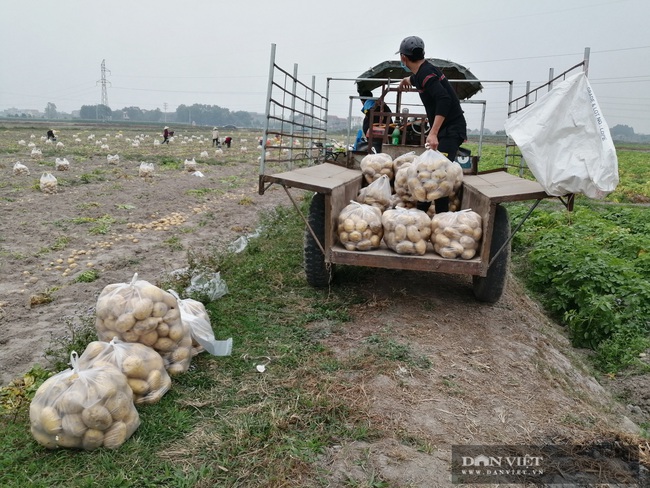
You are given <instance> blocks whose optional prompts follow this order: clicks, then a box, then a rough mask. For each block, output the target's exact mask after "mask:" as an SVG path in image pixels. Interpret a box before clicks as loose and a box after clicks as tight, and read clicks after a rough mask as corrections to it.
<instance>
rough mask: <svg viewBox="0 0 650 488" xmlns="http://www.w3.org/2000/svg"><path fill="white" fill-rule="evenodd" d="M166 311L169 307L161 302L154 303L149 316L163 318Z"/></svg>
mask: <svg viewBox="0 0 650 488" xmlns="http://www.w3.org/2000/svg"><path fill="white" fill-rule="evenodd" d="M168 310H169V307H168V306H167V304H166V303H165V302H163V301H159V302H154V304H153V310H152V311H151V315H153V316H154V317H164V316H165V315H166V314H167V311H168Z"/></svg>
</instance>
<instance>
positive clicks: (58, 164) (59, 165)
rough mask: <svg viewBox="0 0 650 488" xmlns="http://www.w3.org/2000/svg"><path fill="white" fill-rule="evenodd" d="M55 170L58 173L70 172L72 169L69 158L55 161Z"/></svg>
mask: <svg viewBox="0 0 650 488" xmlns="http://www.w3.org/2000/svg"><path fill="white" fill-rule="evenodd" d="M54 169H55V170H57V171H68V170H69V169H70V161H68V160H67V158H56V159H55V160H54Z"/></svg>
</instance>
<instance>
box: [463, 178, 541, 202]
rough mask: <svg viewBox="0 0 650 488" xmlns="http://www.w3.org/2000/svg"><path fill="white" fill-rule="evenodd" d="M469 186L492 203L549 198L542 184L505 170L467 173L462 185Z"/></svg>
mask: <svg viewBox="0 0 650 488" xmlns="http://www.w3.org/2000/svg"><path fill="white" fill-rule="evenodd" d="M465 186H471V187H473V188H475V189H476V190H478V191H479V192H481V193H483V194H484V195H485V196H487V197H488V198H490V199H491V200H492V201H493V202H494V203H501V202H518V201H522V200H538V199H540V198H549V197H550V195H548V194H547V193H546V192H545V191H544V189H543V188H542V185H540V184H539V183H537V182H536V181H531V180H526V179H524V178H520V177H518V176H515V175H511V174H510V173H507V172H505V171H497V172H494V173H486V174H480V175H467V176H465V177H464V178H463V187H465Z"/></svg>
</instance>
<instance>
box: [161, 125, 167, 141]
mask: <svg viewBox="0 0 650 488" xmlns="http://www.w3.org/2000/svg"><path fill="white" fill-rule="evenodd" d="M162 143H163V144H169V127H167V126H165V128H164V129H163V141H162Z"/></svg>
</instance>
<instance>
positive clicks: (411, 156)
mask: <svg viewBox="0 0 650 488" xmlns="http://www.w3.org/2000/svg"><path fill="white" fill-rule="evenodd" d="M416 157H417V156H416V154H415V151H411V152H407V153H406V154H402V155H401V156H397V157H396V158H395V159H393V172H394V173H395V174H396V175H397V170H399V169H400V168H401V167H402V165H404V164H405V163H412V162H413V161H414V160H415V158H416Z"/></svg>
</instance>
